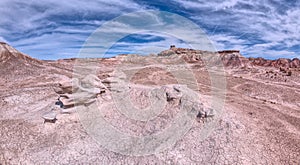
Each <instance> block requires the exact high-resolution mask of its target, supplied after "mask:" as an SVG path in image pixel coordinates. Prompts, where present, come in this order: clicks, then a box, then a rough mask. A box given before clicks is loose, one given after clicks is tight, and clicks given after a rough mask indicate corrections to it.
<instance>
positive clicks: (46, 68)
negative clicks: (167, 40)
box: [0, 43, 300, 164]
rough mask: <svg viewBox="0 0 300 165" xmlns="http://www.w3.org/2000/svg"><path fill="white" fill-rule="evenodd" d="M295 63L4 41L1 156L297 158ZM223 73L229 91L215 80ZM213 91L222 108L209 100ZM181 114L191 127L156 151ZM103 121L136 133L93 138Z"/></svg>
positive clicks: (50, 159)
mask: <svg viewBox="0 0 300 165" xmlns="http://www.w3.org/2000/svg"><path fill="white" fill-rule="evenodd" d="M207 56H209V57H211V58H207ZM204 59H205V60H204ZM209 59H211V60H209ZM218 60H219V61H218ZM221 64H222V65H221ZM214 65H216V66H220V65H221V66H224V67H221V68H223V69H224V70H223V71H224V74H221V73H220V72H222V70H221V71H220V68H219V69H218V68H217V69H214ZM208 66H209V67H208ZM211 68H212V69H211ZM299 68H300V67H299V59H278V60H266V59H263V58H246V57H243V56H242V55H241V54H240V52H239V51H237V50H231V51H220V52H206V51H201V50H192V49H184V48H175V47H172V48H171V49H170V50H166V51H163V52H161V53H159V54H158V55H155V56H138V55H122V56H117V57H114V58H108V59H84V60H83V59H62V60H57V61H42V60H37V59H34V58H31V57H29V56H27V55H24V54H23V53H20V52H19V51H17V50H16V49H14V48H12V47H11V46H9V45H8V44H6V43H0V70H1V74H0V91H1V92H0V107H1V109H0V124H1V127H0V134H1V138H0V164H299V163H300V162H299V157H300V145H299V144H300V138H299V137H300V103H299V98H300V76H299V74H300V70H299ZM222 75H223V76H224V80H225V81H221V82H218V83H219V84H224V86H225V87H226V90H221V86H218V85H216V84H214V83H215V82H214V81H213V78H218V76H222ZM214 76H216V77H214ZM214 92H216V93H217V97H216V98H215V99H216V100H218V99H219V100H221V102H222V101H223V103H224V104H221V103H220V104H221V105H223V106H222V111H217V109H214V108H213V107H214V106H213V105H212V102H213V101H214V100H213V98H214ZM222 92H224V94H225V96H226V97H222V95H218V93H222ZM219 97H220V98H219ZM153 102H154V103H157V104H154V105H153V104H152V103H153ZM129 103H130V104H129ZM217 103H219V102H217ZM158 105H163V106H158ZM151 106H152V109H153V111H142V110H143V109H146V110H147V108H148V107H151ZM153 106H154V107H153ZM160 107H161V108H160ZM120 109H121V110H124V111H119V110H120ZM152 109H151V108H150V110H152ZM127 110H133V111H127ZM185 110H186V111H185ZM160 111H161V112H160ZM98 112H101V116H102V117H103V118H99V116H98V115H99V114H98ZM157 112H159V113H157ZM182 112H189V113H187V114H188V115H186V119H187V120H186V123H190V124H191V125H190V127H188V129H187V131H186V132H185V133H184V134H183V136H180V138H178V139H177V140H176V142H175V143H174V144H172V145H170V147H167V148H165V149H163V150H159V147H157V146H160V144H165V143H166V141H168V139H171V140H172V139H173V138H174V137H176V136H178V132H181V131H183V130H182V128H183V127H178V129H176V130H172V131H173V132H171V134H169V135H168V136H165V137H168V138H166V139H164V138H161V139H159V137H160V136H159V135H160V134H161V133H164V131H165V130H168V128H172V127H173V126H174V125H175V124H174V123H176V122H174V121H176V119H177V118H176V115H177V114H180V113H182ZM148 113H149V114H148ZM152 113H157V114H155V117H154V118H151V119H147V116H148V115H152ZM100 119H105V120H103V121H106V123H109V124H110V125H111V126H112V127H113V128H115V129H116V130H119V132H123V133H126V134H127V135H131V136H132V137H137V138H132V139H133V141H128V142H127V141H126V138H124V139H119V140H120V141H119V145H115V143H113V140H116V138H117V137H114V136H113V135H114V134H111V135H110V134H109V133H111V131H107V132H104V133H102V134H101V132H98V135H99V137H102V136H103V139H102V140H103V141H101V138H100V141H99V139H97V136H94V134H93V133H95V132H96V133H97V129H95V128H97V127H94V126H90V127H86V126H89V124H90V125H93V124H97V123H95V121H98V122H100V121H102V120H100ZM144 119H147V120H144ZM212 124H214V125H213V127H210V126H211V125H212ZM100 126H103V125H100ZM93 129H95V130H96V131H95V130H93ZM91 130H93V131H94V132H93V131H92V132H91ZM204 130H205V131H204ZM203 132H205V133H203ZM106 134H107V135H108V136H105V135H106ZM100 135H101V136H100ZM107 137H110V138H111V139H108V140H107V139H105V138H107ZM138 137H151V138H152V139H153V138H157V139H158V140H160V141H158V142H160V143H157V144H156V143H155V145H147V144H146V142H148V141H149V140H150V141H151V138H150V139H142V140H144V141H143V142H144V143H143V145H144V147H145V148H139V146H140V145H136V144H135V143H134V142H136V143H141V141H139V138H138ZM105 140H106V141H105ZM110 140H111V141H110ZM127 140H128V139H127ZM135 140H136V141H135ZM103 142H105V143H103ZM132 142H133V143H132ZM131 143H132V144H131ZM127 145H129V146H127ZM143 145H142V146H143ZM132 146H135V147H136V148H134V147H132ZM126 147H127V148H126ZM128 147H129V148H128ZM130 147H131V148H130ZM123 148H126V150H125V149H123ZM154 151H155V152H154ZM145 153H147V154H145Z"/></svg>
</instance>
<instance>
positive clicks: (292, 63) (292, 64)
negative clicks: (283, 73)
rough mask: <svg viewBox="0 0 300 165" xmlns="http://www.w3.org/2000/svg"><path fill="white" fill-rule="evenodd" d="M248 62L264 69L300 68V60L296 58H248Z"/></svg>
mask: <svg viewBox="0 0 300 165" xmlns="http://www.w3.org/2000/svg"><path fill="white" fill-rule="evenodd" d="M249 60H250V62H251V63H252V64H253V65H256V66H264V67H276V68H280V67H285V68H300V60H299V59H298V58H294V59H292V60H291V59H286V58H280V59H277V60H267V59H264V58H262V57H258V58H249Z"/></svg>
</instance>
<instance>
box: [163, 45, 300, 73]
mask: <svg viewBox="0 0 300 165" xmlns="http://www.w3.org/2000/svg"><path fill="white" fill-rule="evenodd" d="M205 53H207V51H201V50H194V49H185V48H176V47H174V46H172V47H171V48H170V49H169V50H165V51H162V52H161V53H159V54H158V55H159V56H172V55H178V56H181V57H182V58H183V59H185V61H186V62H188V63H195V62H199V63H201V62H203V61H202V60H201V56H202V55H203V54H205ZM212 53H215V55H216V56H220V58H221V60H222V62H223V64H224V66H225V67H230V68H239V67H251V66H263V67H276V68H280V67H285V68H300V60H299V59H298V58H294V59H292V60H291V59H286V58H280V59H276V60H267V59H264V58H262V57H258V58H253V57H250V58H246V57H244V56H243V55H242V54H241V53H240V51H239V50H224V51H217V52H212Z"/></svg>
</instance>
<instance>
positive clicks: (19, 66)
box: [0, 42, 44, 77]
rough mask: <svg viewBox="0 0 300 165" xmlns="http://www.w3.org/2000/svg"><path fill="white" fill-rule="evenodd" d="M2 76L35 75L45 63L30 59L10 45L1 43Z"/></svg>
mask: <svg viewBox="0 0 300 165" xmlns="http://www.w3.org/2000/svg"><path fill="white" fill-rule="evenodd" d="M0 63H1V65H0V74H1V76H5V77H7V76H11V75H12V74H14V75H25V74H33V73H34V71H35V70H36V69H39V68H41V67H42V65H43V63H44V62H43V61H40V60H37V59H34V58H32V57H29V56H27V55H25V54H23V53H21V52H19V51H18V50H16V49H15V48H13V47H11V46H10V45H8V44H6V43H3V42H1V43H0Z"/></svg>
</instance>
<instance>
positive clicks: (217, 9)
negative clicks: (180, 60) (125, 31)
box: [0, 0, 300, 59]
mask: <svg viewBox="0 0 300 165" xmlns="http://www.w3.org/2000/svg"><path fill="white" fill-rule="evenodd" d="M148 9H151V10H162V11H168V12H172V13H176V14H179V15H181V16H184V17H186V18H187V19H189V20H191V21H193V22H194V23H196V24H197V25H198V26H199V27H200V28H201V29H202V30H203V31H204V32H205V33H206V35H207V36H208V38H209V39H210V40H211V41H212V43H213V44H214V46H215V47H216V49H218V50H223V49H239V50H241V52H242V54H243V55H245V56H253V57H258V56H262V57H265V58H270V59H274V58H279V57H284V58H294V57H297V58H300V55H299V54H300V45H299V41H300V27H299V25H300V19H299V17H300V1H296V0H286V1H283V0H281V1H280V0H252V1H251V0H227V1H223V0H211V1H207V0H168V1H166V0H164V1H162V0H153V1H146V0H109V1H107V0H90V1H88V2H84V1H80V0H72V1H61V0H40V1H33V0H31V1H26V2H25V1H21V0H1V1H0V41H5V42H8V43H9V44H10V45H12V46H14V47H15V48H17V49H18V50H20V51H22V52H24V53H26V54H29V55H30V56H32V57H35V58H39V59H59V58H71V57H77V55H78V53H79V50H80V48H81V47H82V45H83V43H84V42H85V41H86V39H87V38H88V37H89V36H90V35H91V34H92V33H93V32H94V31H95V30H96V29H97V28H99V27H100V26H101V25H102V24H103V23H105V22H107V21H110V20H112V19H114V18H116V17H119V16H121V15H123V14H126V13H130V12H136V11H141V10H148ZM170 44H175V45H177V46H178V47H181V46H182V47H184V46H185V45H184V43H183V42H182V41H181V40H179V39H177V38H174V37H172V36H167V35H162V34H155V33H146V34H132V35H129V36H128V37H126V38H124V39H122V40H120V41H119V42H118V43H116V44H115V45H114V46H113V47H112V49H111V50H110V53H109V54H110V55H112V54H121V53H142V52H146V53H148V52H150V51H149V47H152V48H153V49H151V50H152V51H155V52H154V53H158V52H159V51H160V50H164V49H168V48H169V45H170ZM146 50H148V51H146Z"/></svg>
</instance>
